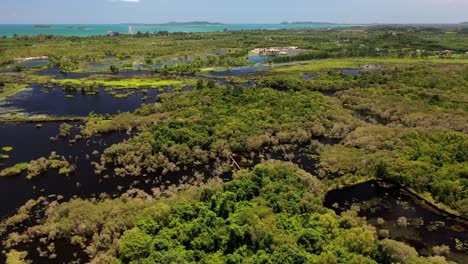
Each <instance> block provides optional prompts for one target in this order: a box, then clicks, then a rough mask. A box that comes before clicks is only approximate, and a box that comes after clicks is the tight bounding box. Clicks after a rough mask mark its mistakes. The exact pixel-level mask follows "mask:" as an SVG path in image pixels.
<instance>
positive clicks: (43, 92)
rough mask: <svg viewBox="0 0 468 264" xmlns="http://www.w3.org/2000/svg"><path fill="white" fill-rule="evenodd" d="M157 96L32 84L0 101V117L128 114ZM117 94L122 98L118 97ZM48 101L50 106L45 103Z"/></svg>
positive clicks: (139, 91)
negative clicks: (87, 90)
mask: <svg viewBox="0 0 468 264" xmlns="http://www.w3.org/2000/svg"><path fill="white" fill-rule="evenodd" d="M158 93H159V91H158V90H157V89H148V90H144V91H141V90H137V91H135V90H133V89H128V90H118V91H116V92H112V93H111V92H110V91H106V89H105V88H104V87H99V88H98V89H97V90H96V91H92V92H86V91H80V90H67V89H64V88H63V86H60V85H53V86H52V87H44V86H42V85H31V86H30V87H29V88H26V89H23V90H22V91H20V92H18V93H16V94H15V95H12V96H10V97H8V98H7V99H5V100H2V101H0V116H8V117H15V116H19V115H31V116H33V115H45V116H72V117H73V116H87V115H89V114H90V113H95V114H117V113H119V112H131V111H134V110H136V109H137V108H139V107H140V106H141V104H142V103H154V102H155V100H156V96H157V94H158ZM119 95H125V97H121V96H119ZM46 101H50V102H51V103H50V104H45V103H44V102H46Z"/></svg>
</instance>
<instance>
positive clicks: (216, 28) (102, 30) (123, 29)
mask: <svg viewBox="0 0 468 264" xmlns="http://www.w3.org/2000/svg"><path fill="white" fill-rule="evenodd" d="M347 26H355V25H347V24H346V25H344V24H226V25H188V26H187V25H184V26H157V25H155V26H145V25H134V30H135V32H138V31H141V32H158V31H169V32H220V31H223V30H224V29H228V30H253V29H269V30H274V29H298V28H336V27H347ZM108 31H113V32H119V33H128V25H126V24H113V25H47V27H35V26H34V25H5V24H3V25H0V36H7V37H12V36H13V35H14V34H17V35H19V36H25V35H29V36H35V35H39V34H49V35H61V36H82V37H85V36H95V35H105V34H106V33H107V32H108Z"/></svg>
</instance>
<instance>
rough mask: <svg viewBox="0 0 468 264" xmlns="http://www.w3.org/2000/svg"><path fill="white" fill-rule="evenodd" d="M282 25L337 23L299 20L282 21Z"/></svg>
mask: <svg viewBox="0 0 468 264" xmlns="http://www.w3.org/2000/svg"><path fill="white" fill-rule="evenodd" d="M281 25H336V23H329V22H310V21H298V22H281Z"/></svg>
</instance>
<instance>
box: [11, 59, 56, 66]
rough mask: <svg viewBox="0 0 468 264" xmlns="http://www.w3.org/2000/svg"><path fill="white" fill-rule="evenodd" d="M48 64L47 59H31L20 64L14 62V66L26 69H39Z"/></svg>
mask: <svg viewBox="0 0 468 264" xmlns="http://www.w3.org/2000/svg"><path fill="white" fill-rule="evenodd" d="M47 64H49V59H32V60H26V61H22V62H15V63H14V65H20V66H23V67H26V68H35V67H41V66H45V65H47Z"/></svg>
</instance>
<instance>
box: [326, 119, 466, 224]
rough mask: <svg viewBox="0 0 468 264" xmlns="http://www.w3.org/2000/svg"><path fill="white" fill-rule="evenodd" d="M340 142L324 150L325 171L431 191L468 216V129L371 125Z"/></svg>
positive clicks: (440, 200) (439, 199)
mask: <svg viewBox="0 0 468 264" xmlns="http://www.w3.org/2000/svg"><path fill="white" fill-rule="evenodd" d="M344 143H345V146H342V145H337V146H332V147H327V148H326V149H325V151H324V152H323V153H322V158H321V166H322V168H323V169H325V170H326V171H327V172H331V173H333V174H334V175H337V174H338V175H340V176H344V178H347V177H353V176H355V175H359V176H360V177H366V176H368V177H369V176H370V177H378V178H381V179H385V180H389V181H393V182H396V183H398V184H401V185H404V186H407V187H411V188H413V189H414V190H416V191H417V192H419V193H425V192H429V193H430V194H431V195H432V197H433V198H435V200H436V201H438V202H442V203H443V204H445V205H448V206H450V207H451V208H453V209H455V210H458V211H459V212H460V213H462V214H464V215H466V212H467V211H466V201H467V199H468V192H467V191H466V190H467V188H468V181H467V180H466V177H465V176H464V175H466V174H467V164H468V152H467V150H468V137H467V135H466V134H464V133H459V132H451V131H446V130H433V131H430V130H429V131H427V130H419V129H401V128H388V127H383V126H374V127H367V128H359V129H357V130H356V131H354V132H352V133H350V134H349V135H348V136H347V137H346V139H345V141H344Z"/></svg>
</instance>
